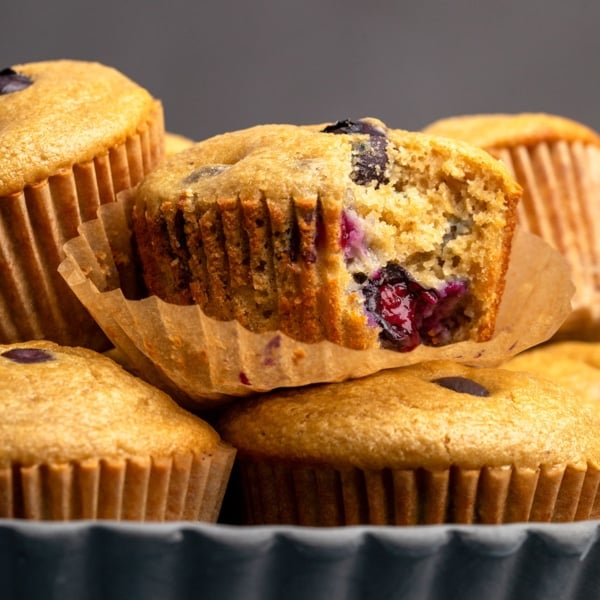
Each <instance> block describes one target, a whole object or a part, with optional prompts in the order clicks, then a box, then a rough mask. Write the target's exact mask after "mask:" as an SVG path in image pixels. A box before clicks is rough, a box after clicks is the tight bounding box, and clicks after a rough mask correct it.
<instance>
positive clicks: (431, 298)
mask: <svg viewBox="0 0 600 600" xmlns="http://www.w3.org/2000/svg"><path fill="white" fill-rule="evenodd" d="M132 194H133V197H134V203H135V206H134V212H133V231H134V234H135V240H136V244H137V247H138V249H139V255H140V260H141V265H142V269H143V272H144V277H145V281H146V285H147V287H148V289H149V292H150V293H151V294H154V295H156V296H158V297H160V298H161V299H163V300H165V301H167V302H169V303H174V304H181V305H190V304H193V305H197V306H199V307H200V308H201V309H202V310H203V311H204V312H205V314H206V315H208V316H209V317H213V318H215V319H217V320H222V321H228V320H232V319H233V320H236V321H237V322H239V323H240V324H242V325H243V326H244V327H246V328H247V329H249V330H250V331H253V332H257V333H262V332H265V331H281V332H283V333H285V334H286V335H288V336H290V337H291V338H293V339H295V340H298V341H301V342H306V343H314V342H319V341H322V340H329V341H330V342H334V343H336V344H340V345H343V346H346V347H349V348H355V349H365V348H388V349H393V350H397V351H400V352H408V351H410V350H412V349H414V348H415V347H416V346H418V345H420V344H425V345H431V346H441V345H445V344H448V343H451V342H456V341H462V340H477V341H483V340H487V339H489V338H490V336H491V335H492V333H493V329H494V323H495V317H496V313H497V309H498V305H499V302H500V299H501V296H502V292H503V288H504V279H505V273H506V269H507V264H508V257H509V250H510V246H511V240H512V235H513V228H514V222H515V216H514V215H515V205H516V203H517V201H518V198H519V196H520V187H519V186H518V184H517V183H516V182H515V181H514V179H513V178H512V177H511V176H510V174H509V173H508V171H507V169H506V168H505V167H504V166H503V165H502V164H501V163H499V162H498V161H495V160H493V159H492V158H491V157H490V156H489V155H488V154H487V153H486V152H483V151H481V150H480V149H477V148H475V147H471V146H468V145H465V144H462V143H458V142H453V141H449V140H446V139H442V138H437V137H433V136H428V135H424V134H422V133H411V132H406V131H400V130H392V129H389V128H387V127H386V126H385V125H384V124H383V123H381V122H380V121H378V120H376V119H370V118H367V119H362V120H359V121H339V122H337V123H334V124H330V125H313V126H294V125H261V126H256V127H252V128H249V129H246V130H241V131H236V132H230V133H225V134H222V135H219V136H215V137H213V138H211V139H208V140H205V141H203V142H200V143H197V144H195V145H194V146H193V147H192V148H190V149H188V150H184V151H183V152H180V153H178V154H177V155H176V156H175V157H172V158H171V159H170V160H168V161H167V162H166V163H165V164H164V165H162V166H161V167H159V168H158V169H156V170H154V171H153V172H152V173H151V174H150V175H149V176H148V177H146V178H145V179H144V181H143V182H142V183H141V184H140V185H139V186H137V187H136V188H135V190H134V191H133V193H132Z"/></svg>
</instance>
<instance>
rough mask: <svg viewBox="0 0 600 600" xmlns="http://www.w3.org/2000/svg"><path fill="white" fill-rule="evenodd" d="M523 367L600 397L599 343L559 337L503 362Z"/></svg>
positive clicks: (514, 367) (585, 394) (506, 365)
mask: <svg viewBox="0 0 600 600" xmlns="http://www.w3.org/2000/svg"><path fill="white" fill-rule="evenodd" d="M502 368H504V369H510V370H511V371H526V372H528V373H532V374H533V375H535V376H537V377H545V378H547V379H550V380H552V381H554V382H555V383H558V384H560V385H562V386H565V387H568V388H571V389H573V390H574V391H575V392H576V393H577V394H578V395H579V396H580V397H582V398H589V399H590V400H593V401H596V402H599V401H600V344H599V343H598V342H585V341H581V340H561V341H555V342H552V343H548V344H543V345H541V346H536V347H535V348H531V349H530V350H527V351H526V352H521V353H520V354H518V355H517V356H515V357H513V358H511V359H510V360H508V361H507V362H505V363H504V364H503V365H502Z"/></svg>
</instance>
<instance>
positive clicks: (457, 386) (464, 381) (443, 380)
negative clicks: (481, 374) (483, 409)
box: [433, 376, 490, 397]
mask: <svg viewBox="0 0 600 600" xmlns="http://www.w3.org/2000/svg"><path fill="white" fill-rule="evenodd" d="M433 383H437V384H438V385H441V386H442V387H445V388H447V389H449V390H452V391H454V392H458V393H459V394H470V395H471V396H481V397H486V396H489V395H490V392H489V390H488V389H487V388H485V387H484V386H482V385H481V384H480V383H477V382H476V381H473V380H472V379H469V378H468V377H452V376H449V377H439V378H438V379H434V380H433Z"/></svg>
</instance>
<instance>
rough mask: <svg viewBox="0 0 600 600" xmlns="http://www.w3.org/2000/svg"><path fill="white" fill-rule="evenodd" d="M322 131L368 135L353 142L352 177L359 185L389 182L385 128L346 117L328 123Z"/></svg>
mask: <svg viewBox="0 0 600 600" xmlns="http://www.w3.org/2000/svg"><path fill="white" fill-rule="evenodd" d="M322 133H334V134H346V135H348V134H365V135H367V136H368V137H367V138H365V139H362V140H358V141H357V142H356V143H354V144H353V151H352V173H351V175H350V177H351V179H352V181H354V182H355V183H357V184H358V185H369V184H370V183H371V182H375V188H378V187H379V186H380V185H381V184H385V183H388V178H387V177H386V176H385V171H386V168H387V163H388V156H387V143H388V140H387V137H386V135H385V131H384V130H382V129H380V128H379V127H375V126H374V125H372V124H371V123H368V122H366V121H360V120H359V121H351V120H349V119H345V120H343V121H337V122H336V123H334V124H333V125H328V126H327V127H325V128H324V129H323V130H322Z"/></svg>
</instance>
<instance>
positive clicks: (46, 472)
mask: <svg viewBox="0 0 600 600" xmlns="http://www.w3.org/2000/svg"><path fill="white" fill-rule="evenodd" d="M234 455H235V450H233V449H232V448H230V447H229V446H227V445H226V444H220V445H219V446H217V447H216V448H215V449H213V450H212V451H211V452H210V453H208V452H207V453H202V454H192V453H186V454H177V455H173V456H165V457H149V456H144V457H137V458H122V459H106V460H105V459H89V460H83V461H74V462H69V463H61V464H36V465H30V466H23V465H18V464H12V465H9V466H6V467H3V468H0V518H17V519H21V518H22V519H32V520H53V521H64V520H75V519H91V520H97V519H111V520H130V521H177V520H189V521H207V522H216V520H217V517H218V515H219V511H220V508H221V504H222V501H223V496H224V493H225V488H226V485H227V482H228V480H229V475H230V472H231V467H232V464H233V459H234Z"/></svg>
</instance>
